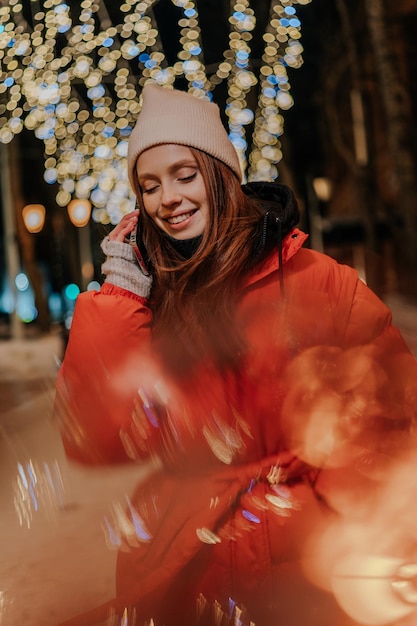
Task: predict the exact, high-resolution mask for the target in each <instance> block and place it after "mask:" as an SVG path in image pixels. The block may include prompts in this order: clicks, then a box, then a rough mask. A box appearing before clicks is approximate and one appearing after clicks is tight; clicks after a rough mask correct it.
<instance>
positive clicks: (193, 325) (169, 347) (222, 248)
mask: <svg viewBox="0 0 417 626" xmlns="http://www.w3.org/2000/svg"><path fill="white" fill-rule="evenodd" d="M190 150H191V152H192V154H193V156H194V158H195V160H196V162H197V165H198V167H199V169H200V172H201V175H202V177H203V181H204V185H205V188H206V192H207V196H208V203H209V228H206V229H205V231H204V233H203V235H202V239H201V242H200V244H199V246H198V248H197V250H196V251H195V253H194V254H193V255H192V256H191V258H189V259H184V258H183V256H182V255H181V254H180V253H179V252H178V251H177V250H176V249H175V247H173V246H172V245H171V244H170V243H169V240H168V239H167V238H166V237H164V236H163V235H162V233H161V231H160V229H159V228H158V227H157V226H156V225H155V223H154V222H153V221H152V220H151V219H150V218H149V217H148V215H147V214H146V211H145V210H144V207H143V201H142V195H141V191H140V188H139V185H138V184H137V185H136V192H137V196H138V202H139V209H140V219H139V235H140V236H141V238H142V241H143V244H144V246H145V248H146V251H147V254H148V257H149V260H150V262H151V265H152V272H153V281H154V282H153V287H152V308H153V312H154V339H155V341H156V343H157V346H158V348H159V350H160V351H161V353H162V356H163V358H164V360H165V362H166V364H167V365H168V366H170V368H171V369H172V370H173V371H174V372H176V373H179V372H183V373H184V372H187V371H189V369H190V368H191V367H192V366H193V365H194V364H195V363H196V362H198V361H200V360H201V359H205V358H210V359H213V360H214V362H215V363H216V364H217V365H218V366H220V367H221V368H226V367H228V366H233V365H236V363H237V362H238V361H239V358H240V356H241V354H242V351H243V349H244V338H243V335H242V332H241V330H240V329H239V328H238V326H237V324H236V319H235V305H236V298H237V291H238V286H239V284H240V282H241V280H242V275H243V274H244V272H245V271H246V270H247V269H248V268H249V267H250V264H251V260H252V256H253V254H252V252H253V249H254V244H255V239H256V237H257V232H258V229H259V222H260V218H261V216H262V214H263V212H262V209H261V208H260V206H259V205H258V204H257V203H256V202H255V201H253V200H251V199H249V198H248V197H247V196H246V195H245V194H244V193H243V192H242V189H241V186H240V183H239V181H238V180H237V178H236V176H235V175H234V174H233V172H232V171H231V170H230V168H228V167H227V166H226V165H224V164H223V163H222V162H221V161H218V160H217V159H214V158H213V157H211V156H209V155H208V154H206V153H204V152H201V151H199V150H196V149H194V148H190Z"/></svg>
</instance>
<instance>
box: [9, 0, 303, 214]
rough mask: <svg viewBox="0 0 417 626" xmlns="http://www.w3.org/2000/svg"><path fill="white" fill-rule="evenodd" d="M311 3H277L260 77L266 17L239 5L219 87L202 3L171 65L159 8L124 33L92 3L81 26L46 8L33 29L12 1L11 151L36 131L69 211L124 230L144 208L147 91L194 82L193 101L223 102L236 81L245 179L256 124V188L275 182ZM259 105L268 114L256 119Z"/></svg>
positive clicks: (186, 6)
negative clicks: (87, 210)
mask: <svg viewBox="0 0 417 626" xmlns="http://www.w3.org/2000/svg"><path fill="white" fill-rule="evenodd" d="M310 1H311V0H277V2H276V3H275V4H274V3H272V7H271V13H270V16H269V20H268V25H267V28H266V32H265V34H264V52H263V56H262V60H261V65H260V67H256V68H254V67H253V65H252V51H251V47H250V46H251V41H252V37H253V31H254V28H255V26H256V17H255V14H254V12H253V10H252V9H251V8H250V2H249V0H234V1H233V2H232V3H231V14H230V18H229V23H230V34H229V46H228V49H227V50H225V51H224V52H223V57H222V59H221V61H220V63H218V65H217V66H216V67H215V68H214V70H213V72H212V74H211V75H210V76H209V75H208V73H207V68H206V67H205V65H204V60H203V45H202V41H201V32H200V26H199V16H198V10H197V6H196V2H194V1H192V0H172V3H173V4H174V5H175V7H176V8H177V10H178V13H179V19H178V26H179V28H180V50H179V53H178V57H177V59H176V60H175V61H174V62H173V63H172V64H171V65H170V64H169V63H168V61H167V58H166V56H165V53H164V50H163V46H162V43H161V40H160V37H159V32H158V25H157V23H156V20H155V17H154V14H153V5H154V4H155V0H126V1H125V2H123V3H122V4H121V5H120V7H119V8H120V12H121V23H120V24H116V25H113V24H112V23H111V20H110V17H109V16H108V14H107V10H106V7H105V4H104V3H102V2H100V1H99V0H96V1H94V0H83V1H82V2H81V3H80V4H79V7H78V8H79V15H78V16H77V17H75V15H74V14H73V11H72V9H71V5H70V4H67V3H66V2H65V0H45V2H44V4H43V10H39V11H38V12H35V11H34V14H33V21H32V25H31V26H30V25H28V23H27V22H26V20H25V18H24V16H23V13H22V7H21V4H20V2H19V1H18V0H10V2H9V3H8V6H1V7H0V68H1V74H0V142H1V143H4V144H7V143H9V142H10V141H12V139H13V137H14V136H15V135H16V134H18V133H20V132H22V130H23V128H27V129H28V130H31V131H32V132H33V133H34V134H35V135H36V137H37V138H38V139H40V140H41V141H42V142H43V144H44V153H45V172H44V178H45V180H46V182H47V183H49V184H57V185H58V192H57V195H56V201H57V204H58V205H60V206H67V205H68V204H69V203H70V202H71V200H72V199H73V198H77V199H85V200H88V201H89V202H91V205H92V207H93V210H92V216H93V219H94V220H96V221H98V222H102V223H113V224H116V223H117V222H118V221H119V220H120V218H121V217H122V215H124V214H125V213H127V212H129V211H131V210H132V209H133V208H134V204H135V199H134V197H133V193H132V191H131V190H130V187H129V184H128V180H127V173H126V172H127V167H126V157H127V141H128V137H129V135H130V132H131V130H132V128H133V125H134V123H135V120H136V118H137V115H138V113H139V111H140V102H139V98H138V93H140V89H141V88H142V87H143V85H145V84H146V83H147V82H156V83H158V84H160V85H162V86H164V87H166V88H172V87H173V85H174V82H175V80H176V78H177V77H183V78H184V79H185V80H186V82H187V85H188V87H187V88H188V91H189V92H190V93H192V94H193V95H195V96H196V97H201V98H205V99H209V100H212V99H214V97H215V90H216V87H217V86H218V85H219V84H220V83H223V82H224V81H225V82H226V84H227V94H228V95H227V101H226V114H227V117H228V125H229V134H230V139H231V140H232V142H233V143H234V145H235V148H236V150H237V152H238V155H239V158H240V161H241V164H242V168H243V169H244V170H247V162H246V158H247V152H248V143H249V138H248V137H247V136H246V134H247V129H248V128H250V127H251V125H252V124H253V134H252V136H251V138H250V139H251V146H252V147H251V153H250V154H249V162H250V167H249V171H248V178H249V180H257V179H263V180H273V179H275V178H276V177H277V176H278V170H277V163H279V161H280V159H281V158H282V152H281V144H280V142H279V137H280V136H281V135H282V133H283V126H284V118H283V115H282V111H285V110H286V109H288V108H290V107H291V106H292V97H291V94H290V85H289V81H288V74H287V68H288V67H291V68H297V67H299V66H300V65H301V63H302V52H303V48H302V46H301V43H300V21H299V19H298V17H297V14H296V5H305V4H308V3H309V2H310ZM35 10H36V9H35ZM135 64H136V70H133V69H132V67H133V68H134V65H135ZM254 101H255V102H256V101H257V106H256V107H253V104H252V107H250V106H249V104H248V103H249V102H251V103H253V102H254Z"/></svg>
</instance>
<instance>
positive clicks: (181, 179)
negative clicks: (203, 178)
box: [178, 172, 197, 183]
mask: <svg viewBox="0 0 417 626" xmlns="http://www.w3.org/2000/svg"><path fill="white" fill-rule="evenodd" d="M196 176H197V172H193V173H192V174H191V175H190V176H184V177H183V178H178V180H179V181H180V182H182V183H189V182H190V181H192V180H194V178H195V177H196Z"/></svg>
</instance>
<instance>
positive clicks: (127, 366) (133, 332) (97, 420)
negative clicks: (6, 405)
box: [55, 283, 156, 464]
mask: <svg viewBox="0 0 417 626" xmlns="http://www.w3.org/2000/svg"><path fill="white" fill-rule="evenodd" d="M151 324H152V313H151V310H150V309H149V307H148V306H147V301H146V299H144V298H142V297H141V296H138V295H135V294H133V293H131V292H130V291H127V290H125V289H122V288H120V287H116V286H114V285H111V284H108V283H105V284H104V285H103V286H102V287H101V290H100V291H99V292H85V293H82V294H80V296H79V297H78V299H77V303H76V307H75V311H74V317H73V323H72V327H71V331H70V337H69V342H68V346H67V349H66V353H65V357H64V361H63V363H62V365H61V368H60V371H59V373H58V379H57V388H56V401H55V415H56V417H57V418H58V421H59V425H60V429H61V433H62V440H63V444H64V448H65V451H66V453H67V456H68V457H69V458H71V459H73V460H76V461H79V462H82V463H87V464H103V463H115V462H123V461H126V460H128V459H129V458H135V459H138V458H139V459H142V458H145V457H147V456H148V455H149V454H150V453H151V451H152V450H153V437H154V436H155V435H156V433H154V432H153V426H152V424H151V423H150V422H149V420H147V419H144V416H143V410H142V413H141V403H140V402H139V401H138V399H139V397H140V396H139V394H140V385H141V376H149V375H150V357H149V352H150V351H149V344H150V332H151Z"/></svg>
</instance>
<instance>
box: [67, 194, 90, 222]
mask: <svg viewBox="0 0 417 626" xmlns="http://www.w3.org/2000/svg"><path fill="white" fill-rule="evenodd" d="M68 215H69V218H70V220H71V222H72V223H73V224H74V226H77V227H78V228H82V227H83V226H87V224H88V222H89V220H90V215H91V202H90V201H89V200H87V199H86V198H74V200H71V202H70V203H69V205H68Z"/></svg>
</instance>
